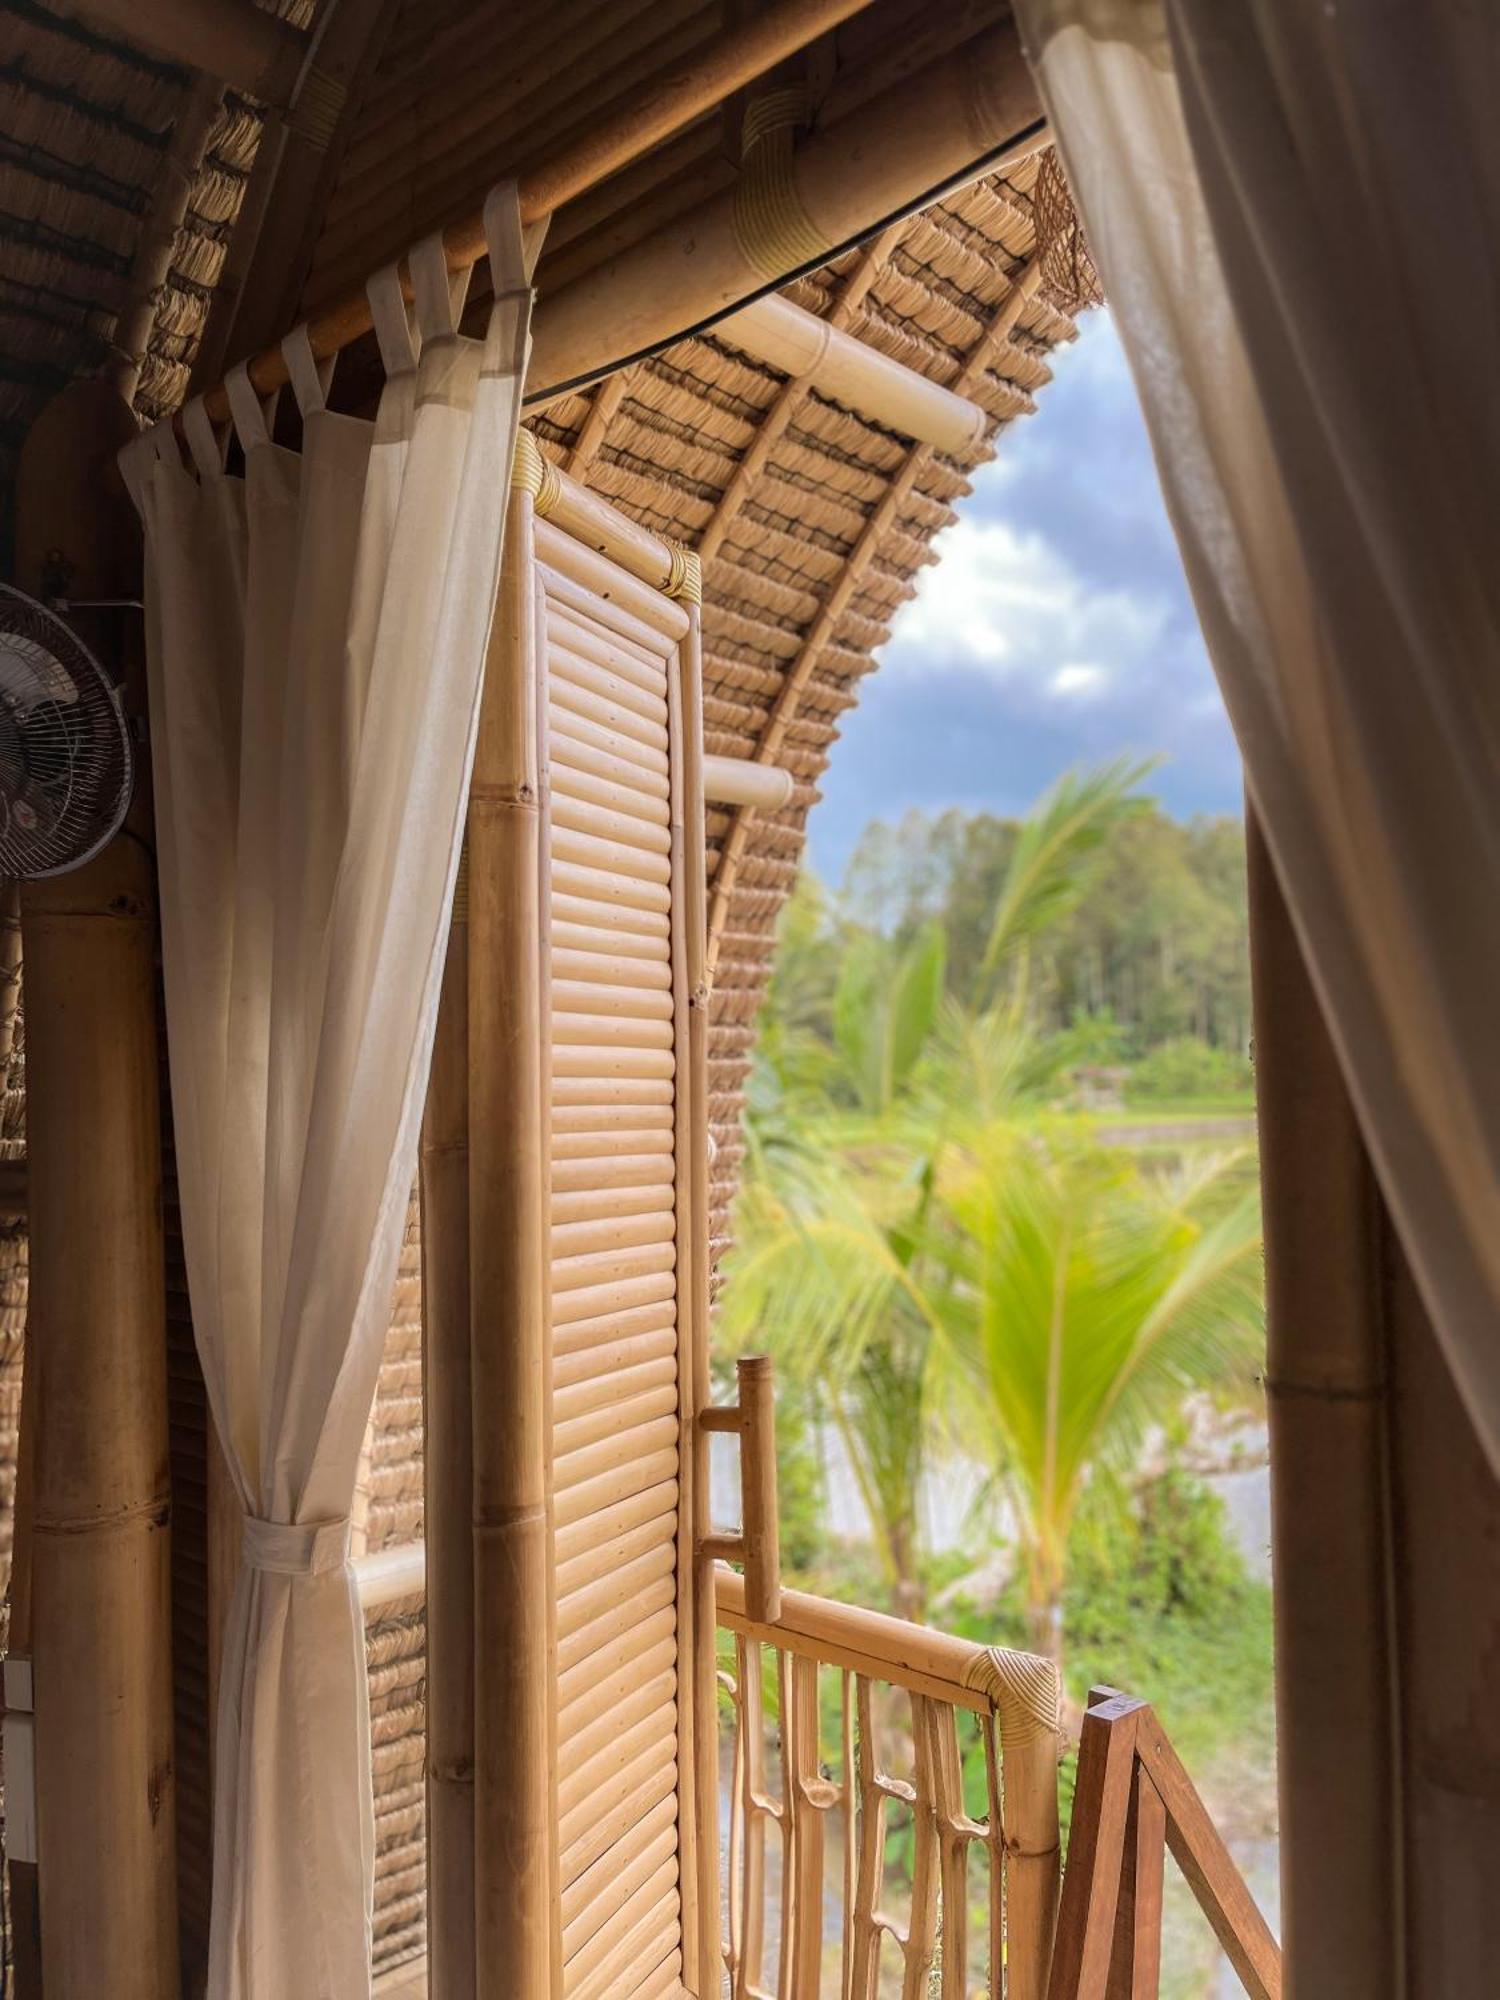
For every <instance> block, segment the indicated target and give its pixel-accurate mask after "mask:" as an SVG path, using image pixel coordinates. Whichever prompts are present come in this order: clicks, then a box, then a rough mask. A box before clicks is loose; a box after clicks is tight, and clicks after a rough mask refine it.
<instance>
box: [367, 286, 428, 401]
mask: <svg viewBox="0 0 1500 2000" xmlns="http://www.w3.org/2000/svg"><path fill="white" fill-rule="evenodd" d="M365 291H366V293H367V295H368V297H369V300H370V313H371V316H372V317H373V319H374V321H375V338H376V339H377V340H378V341H379V343H380V359H381V364H382V366H383V367H384V369H385V372H386V376H387V378H389V377H390V376H393V375H410V374H411V373H412V371H413V370H414V369H415V368H416V365H417V341H416V335H415V334H414V333H413V331H412V324H411V315H410V313H409V312H408V311H407V309H406V296H405V294H404V293H403V292H402V290H401V273H400V271H399V270H398V269H397V267H396V266H395V265H394V264H387V265H386V266H385V268H384V269H383V270H380V271H377V272H376V273H375V275H374V276H373V277H372V278H371V279H370V281H369V283H368V284H367V285H366V286H365Z"/></svg>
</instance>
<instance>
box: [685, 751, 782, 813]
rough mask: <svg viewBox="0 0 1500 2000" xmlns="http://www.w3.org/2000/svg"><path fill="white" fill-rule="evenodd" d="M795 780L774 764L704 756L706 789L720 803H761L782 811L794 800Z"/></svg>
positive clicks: (740, 758)
mask: <svg viewBox="0 0 1500 2000" xmlns="http://www.w3.org/2000/svg"><path fill="white" fill-rule="evenodd" d="M795 789H796V780H795V779H794V778H793V777H792V774H791V772H790V771H783V770H780V769H778V768H777V766H776V765H774V764H757V763H755V762H753V761H752V759H750V758H749V757H705V758H704V760H703V790H704V795H705V796H706V797H707V798H710V799H712V800H713V802H714V804H715V805H721V806H758V807H760V809H761V810H762V811H763V812H779V811H780V810H781V808H782V807H783V806H789V805H790V804H791V802H792V793H793V791H794V790H795Z"/></svg>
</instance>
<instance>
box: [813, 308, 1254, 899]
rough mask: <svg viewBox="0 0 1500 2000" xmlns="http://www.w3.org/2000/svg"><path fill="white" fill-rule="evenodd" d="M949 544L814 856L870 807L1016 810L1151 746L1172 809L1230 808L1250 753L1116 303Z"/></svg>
mask: <svg viewBox="0 0 1500 2000" xmlns="http://www.w3.org/2000/svg"><path fill="white" fill-rule="evenodd" d="M1053 367H1054V371H1055V379H1054V381H1053V382H1052V383H1051V384H1050V385H1049V386H1048V387H1047V388H1046V389H1045V390H1044V391H1043V392H1042V395H1041V397H1040V398H1039V400H1038V406H1037V412H1036V414H1035V415H1034V416H1031V417H1026V418H1024V419H1022V421H1021V422H1019V423H1017V424H1014V425H1012V427H1011V428H1010V430H1008V431H1007V432H1006V433H1005V434H1004V436H1003V437H1002V438H1001V440H1000V451H999V456H998V457H997V458H996V459H995V460H994V461H993V463H991V464H990V465H987V466H985V467H983V468H982V469H981V471H980V472H979V473H978V475H977V477H976V479H975V483H974V491H973V493H972V494H971V495H970V496H969V498H968V499H967V500H965V501H963V502H962V503H961V518H960V519H959V521H958V523H957V525H956V526H954V527H953V528H951V529H950V530H949V531H948V533H947V534H946V535H945V536H944V537H943V538H942V540H941V541H940V542H939V543H938V544H937V548H938V553H939V561H938V562H937V564H936V565H935V566H934V567H932V568H929V569H927V570H925V571H924V572H923V573H922V577H921V581H920V585H919V591H918V595H917V597H916V599H915V601H914V602H913V603H911V604H909V605H908V606H907V607H906V609H905V610H904V611H903V613H902V614H901V617H900V619H899V621H898V623H897V626H896V630H895V632H894V634H893V635H892V638H891V642H890V644H889V645H888V646H887V647H886V649H885V653H884V655H883V657H882V659H881V662H880V666H879V668H878V670H877V671H876V672H875V673H874V674H873V675H871V676H870V678H869V679H868V680H866V682H865V684H864V688H863V691H862V695H861V700H860V706H859V708H858V709H857V710H856V711H855V712H854V713H853V714H852V715H850V716H849V717H847V718H846V722H845V728H844V735H843V740H842V741H841V742H840V743H839V744H838V745H837V747H836V748H835V750H834V754H833V764H832V767H831V769H830V770H829V772H828V775H827V777H826V778H825V779H824V796H823V800H822V802H821V804H819V805H818V807H817V808H816V809H815V811H814V812H813V815H812V820H811V824H810V828H809V832H810V836H811V846H812V862H813V866H814V867H815V868H816V869H817V871H818V873H819V874H820V875H822V876H823V878H824V879H825V880H828V881H837V879H838V877H839V875H840V874H841V873H842V870H843V866H844V863H845V861H846V860H847V859H848V855H849V852H850V849H851V848H852V847H853V845H854V842H855V840H856V839H857V838H858V836H859V833H860V830H861V828H862V827H864V825H865V824H866V822H867V821H869V820H871V819H875V818H883V819H893V818H899V817H900V815H901V814H902V813H903V812H905V811H906V810H907V808H908V807H910V806H920V807H922V808H925V809H941V808H942V807H944V806H949V805H960V806H965V807H969V808H971V809H979V808H987V809H989V810H991V811H995V812H1001V813H1015V812H1019V811H1021V810H1023V809H1024V808H1025V807H1026V806H1027V805H1028V804H1029V803H1030V802H1031V801H1032V800H1033V799H1034V798H1035V797H1036V796H1037V794H1038V793H1039V792H1040V791H1041V790H1042V789H1043V788H1044V787H1045V786H1046V785H1047V783H1048V782H1049V781H1050V780H1051V779H1052V778H1054V777H1055V776H1056V775H1057V773H1058V772H1059V771H1061V770H1062V769H1063V768H1064V767H1065V766H1067V765H1069V764H1072V763H1077V762H1095V761H1099V760H1102V759H1104V758H1106V757H1110V756H1113V755H1115V754H1116V753H1117V752H1119V751H1123V750H1130V751H1137V752H1155V753H1159V754H1161V755H1163V757H1164V759H1165V761H1164V762H1163V764H1162V766H1161V768H1160V770H1159V771H1158V773H1157V774H1156V777H1155V778H1154V780H1153V781H1152V790H1153V791H1154V792H1155V793H1156V794H1157V796H1158V797H1159V798H1160V799H1161V801H1162V803H1163V804H1164V805H1165V806H1166V807H1167V809H1168V810H1169V811H1171V812H1174V813H1178V814H1181V815H1184V816H1185V815H1187V814H1190V813H1193V812H1199V811H1205V812H1237V811H1238V810H1239V807H1240V775H1239V760H1238V757H1237V755H1236V752H1235V747H1234V742H1233V739H1232V737H1231V736H1230V733H1229V725H1228V723H1227V722H1226V720H1225V718H1224V711H1223V708H1222V706H1221V704H1220V701H1219V697H1218V692H1217V690H1216V688H1215V686H1214V681H1213V676H1212V674H1211V672H1210V670H1209V666H1208V661H1207V658H1206V657H1205V655H1204V651H1203V642H1202V640H1201V639H1200V638H1199V636H1198V628H1197V625H1196V623H1195V621H1194V618H1193V612H1192V606H1191V604H1190V603H1189V601H1188V595H1187V586H1186V585H1185V583H1184V582H1183V578H1182V570H1181V566H1180V564H1179V562H1178V558H1177V550H1176V546H1175V544H1174V543H1173V540H1172V533H1171V530H1170V528H1169V527H1168V526H1167V518H1166V514H1165V512H1164V511H1163V508H1162V503H1161V494H1160V491H1159V489H1158V486H1157V482H1156V471H1155V468H1154V466H1153V465H1152V462H1151V453H1150V449H1149V447H1148V446H1147V443H1146V436H1145V431H1144V429H1143V428H1142V424H1141V419H1140V413H1139V410H1138V408H1137V406H1136V401H1135V395H1134V391H1133V390H1132V388H1131V385H1130V377H1129V374H1128V372H1127V369H1126V366H1125V359H1124V356H1123V355H1122V354H1121V352H1120V346H1119V342H1118V341H1117V340H1116V338H1115V332H1114V327H1113V325H1112V324H1111V322H1110V319H1109V316H1108V314H1107V313H1102V312H1098V313H1091V314H1089V316H1088V317H1087V318H1086V319H1085V321H1084V322H1083V330H1082V332H1081V334H1080V336H1079V338H1078V340H1077V341H1075V342H1074V343H1073V344H1072V346H1070V347H1068V348H1066V349H1064V350H1062V351H1061V352H1059V353H1058V354H1057V355H1055V356H1054V360H1053Z"/></svg>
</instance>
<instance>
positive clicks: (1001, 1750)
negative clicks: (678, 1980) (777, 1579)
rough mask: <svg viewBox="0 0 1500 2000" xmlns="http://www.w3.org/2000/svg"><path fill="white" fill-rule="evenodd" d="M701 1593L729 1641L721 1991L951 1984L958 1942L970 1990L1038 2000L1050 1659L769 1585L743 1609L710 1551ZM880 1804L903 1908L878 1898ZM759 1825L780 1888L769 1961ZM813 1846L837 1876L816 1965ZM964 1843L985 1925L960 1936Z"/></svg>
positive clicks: (961, 1996)
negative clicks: (753, 1612)
mask: <svg viewBox="0 0 1500 2000" xmlns="http://www.w3.org/2000/svg"><path fill="white" fill-rule="evenodd" d="M717 1595H718V1617H719V1625H720V1628H721V1629H722V1630H726V1631H727V1632H728V1633H729V1634H731V1635H732V1638H733V1642H734V1668H733V1671H732V1672H729V1673H726V1674H724V1675H723V1676H722V1677H721V1686H722V1687H723V1688H724V1690H725V1693H726V1694H727V1696H728V1702H729V1707H730V1710H731V1712H732V1715H733V1752H732V1774H733V1775H732V1781H731V1786H732V1789H731V1801H730V1825H729V1912H728V1914H729V1922H728V1931H727V1938H726V1946H725V1961H726V1964H727V1967H728V1971H729V1980H730V1992H731V1994H732V1996H733V2000H804V1996H812V1995H816V1994H820V1993H833V1992H836V1993H838V1994H839V1995H840V2000H879V1996H880V1995H881V1994H882V1993H884V1992H890V1991H893V1990H898V1991H899V1992H900V1993H901V1994H902V1996H903V2000H929V1996H941V2000H968V1996H970V1995H971V1994H973V1993H974V1992H975V1990H976V1987H975V1983H974V1981H975V1972H974V1961H976V1960H979V1961H982V1963H983V1966H984V1972H983V1978H984V1980H985V1981H986V1982H987V1983H986V1984H984V1985H983V1986H982V1987H981V1988H980V1989H979V1990H981V1991H983V1992H985V1993H987V1994H989V1995H990V1996H992V2000H1000V1996H1001V1994H1002V1993H1003V1994H1004V1995H1005V1996H1007V2000H1046V1994H1047V1977H1048V1962H1049V1959H1050V1957H1051V1949H1052V1937H1053V1930H1054V1924H1055V1919H1056V1914H1057V1897H1058V1875H1059V1841H1058V1797H1057V1765H1058V1754H1059V1750H1060V1747H1061V1735H1060V1690H1059V1684H1058V1675H1057V1669H1056V1667H1055V1666H1054V1665H1053V1664H1052V1663H1051V1662H1050V1661H1048V1660H1043V1659H1039V1658H1036V1657H1035V1656H1033V1655H1031V1654H1027V1653H1013V1652H1009V1651H1007V1650H1005V1649H1003V1648H999V1647H986V1646H979V1645H974V1644H971V1643H969V1642H968V1641H966V1640H962V1639H953V1638H949V1637H948V1636H946V1635H945V1634H943V1633H940V1632H933V1631H929V1630H928V1629H927V1628H926V1627H925V1626H919V1625H909V1624H907V1623H905V1622H904V1621H903V1620H901V1619H897V1618H886V1617H882V1616H881V1615H879V1614H878V1613H876V1612H871V1611H864V1610H860V1609H858V1608H857V1607H855V1606H852V1605H845V1604H834V1603H830V1602H828V1601H827V1600H825V1599H823V1598H818V1597H810V1596H807V1595H805V1594H804V1593H803V1592H801V1591H793V1590H784V1591H782V1593H781V1615H780V1617H779V1618H778V1619H777V1621H776V1623H775V1624H774V1625H766V1624H757V1623H756V1622H755V1621H753V1620H752V1619H751V1618H749V1617H748V1616H747V1615H746V1610H745V1589H744V1583H743V1580H742V1579H741V1578H740V1577H738V1576H736V1575H735V1574H734V1573H733V1572H732V1571H729V1570H727V1569H723V1568H721V1569H720V1570H719V1572H718V1578H717ZM767 1648H769V1649H771V1651H772V1653H773V1654H774V1660H775V1667H774V1676H775V1679H774V1696H772V1695H771V1694H770V1692H769V1691H768V1688H767V1685H766V1672H765V1650H766V1649H767ZM824 1670H829V1672H828V1674H827V1675H825V1672H824ZM835 1687H836V1690H837V1725H836V1727H837V1739H838V1740H837V1742H836V1743H833V1744H826V1743H825V1741H824V1732H823V1730H822V1729H821V1727H820V1721H821V1717H820V1706H821V1703H820V1696H821V1695H822V1694H823V1693H824V1692H825V1691H828V1692H832V1690H833V1689H834V1688H835ZM773 1703H774V1705H773ZM961 1715H967V1716H971V1717H973V1719H974V1720H973V1722H972V1723H971V1724H968V1725H966V1728H967V1729H968V1731H970V1732H971V1733H972V1734H977V1742H978V1749H977V1752H976V1751H973V1750H971V1761H975V1760H981V1759H982V1766H983V1790H984V1794H985V1803H984V1812H983V1816H982V1817H981V1816H979V1815H977V1814H971V1813H970V1811H969V1810H968V1806H967V1804H966V1799H965V1785H964V1760H963V1756H962V1752H961V1741H960V1724H959V1718H960V1716H961ZM773 1718H774V1721H773ZM830 1733H832V1732H831V1731H830ZM972 1734H971V1741H972ZM773 1735H774V1737H775V1738H776V1739H777V1740H779V1743H780V1758H779V1766H780V1770H779V1778H778V1782H777V1783H776V1785H775V1787H774V1789H773V1788H772V1785H771V1781H770V1777H769V1775H768V1749H769V1748H770V1745H771V1742H772V1740H773ZM898 1748H899V1749H900V1750H902V1751H903V1752H906V1751H909V1759H910V1768H911V1776H910V1778H909V1779H908V1778H898V1777H894V1776H892V1775H891V1774H890V1772H889V1771H888V1769H887V1760H888V1759H889V1758H890V1757H891V1754H892V1752H893V1751H895V1750H896V1749H898ZM828 1750H831V1751H832V1752H833V1755H832V1757H831V1758H828V1759H827V1760H826V1761H825V1751H828ZM976 1767H977V1765H976ZM830 1769H833V1770H836V1771H837V1774H838V1775H837V1776H836V1777H829V1776H828V1775H826V1773H827V1772H828V1771H829V1770H830ZM972 1782H973V1780H972V1778H971V1783H972ZM893 1809H894V1810H895V1811H896V1812H899V1813H901V1814H902V1815H903V1816H905V1815H909V1816H910V1821H911V1833H910V1840H911V1858H910V1874H911V1900H910V1911H909V1914H907V1915H906V1916H905V1919H904V1921H903V1920H899V1919H898V1917H896V1916H894V1915H892V1914H889V1913H888V1912H887V1911H886V1909H885V1908H884V1901H885V1888H886V1850H887V1846H888V1845H889V1843H890V1838H891V1829H890V1824H889V1822H890V1820H891V1818H892V1816H893ZM830 1830H832V1831H833V1832H834V1833H835V1834H836V1835H837V1839H836V1840H830V1837H829V1835H830ZM903 1831H904V1830H903ZM773 1837H774V1839H775V1842H776V1848H777V1849H778V1850H779V1861H780V1884H781V1887H780V1896H779V1907H780V1923H779V1939H778V1941H777V1943H776V1946H775V1951H774V1957H775V1961H776V1962H775V1964H774V1965H770V1964H768V1962H767V1961H768V1958H769V1957H770V1956H771V1955H772V1954H771V1953H770V1952H768V1949H767V1946H768V1942H769V1940H768V1936H767V1932H768V1924H767V1918H768V1914H769V1911H768V1904H769V1902H770V1900H771V1898H770V1896H769V1894H768V1890H769V1888H770V1887H771V1883H770V1881H769V1879H768V1877H769V1872H770V1871H769V1869H768V1861H769V1860H770V1859H771V1854H770V1853H768V1850H769V1849H770V1848H771V1842H772V1839H773ZM831 1856H837V1857H840V1860H839V1866H840V1870H841V1875H842V1926H841V1937H840V1939H839V1941H838V1944H837V1947H836V1949H837V1952H838V1957H839V1969H838V1976H837V1980H836V1981H835V1980H834V1978H833V1976H832V1973H831V1970H830V1969H829V1968H828V1967H826V1966H825V1949H828V1950H829V1951H832V1950H833V1949H835V1947H834V1946H833V1943H832V1941H831V1940H829V1941H827V1943H826V1945H825V1922H824V1911H825V1902H826V1900H827V1893H828V1888H829V1884H828V1882H827V1879H826V1878H827V1876H828V1874H829V1872H830V1865H831V1862H830V1857H831ZM974 1856H978V1857H980V1859H981V1863H982V1867H983V1872H984V1882H983V1907H984V1912H985V1916H984V1923H983V1929H984V1931H985V1933H986V1935H985V1937H984V1939H983V1941H982V1943H980V1942H979V1941H978V1940H976V1941H975V1942H976V1945H978V1949H976V1950H975V1951H973V1952H972V1953H971V1942H970V1930H971V1920H970V1902H971V1893H970V1892H971V1858H972V1857H974ZM893 1975H896V1976H897V1977H898V1979H899V1985H898V1986H897V1987H896V1988H893V1987H892V1986H891V1984H890V1980H891V1978H892V1976H893ZM883 1981H884V1983H883Z"/></svg>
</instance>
